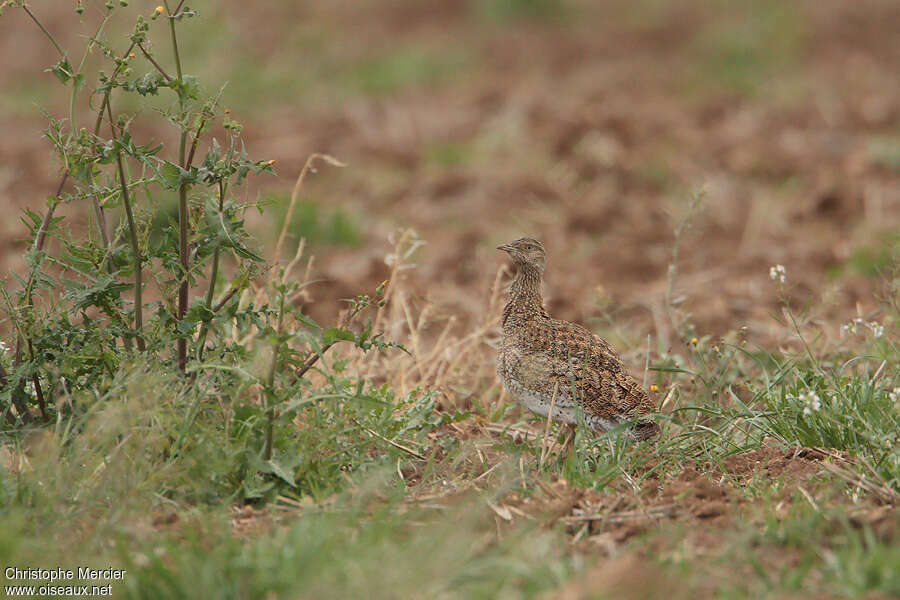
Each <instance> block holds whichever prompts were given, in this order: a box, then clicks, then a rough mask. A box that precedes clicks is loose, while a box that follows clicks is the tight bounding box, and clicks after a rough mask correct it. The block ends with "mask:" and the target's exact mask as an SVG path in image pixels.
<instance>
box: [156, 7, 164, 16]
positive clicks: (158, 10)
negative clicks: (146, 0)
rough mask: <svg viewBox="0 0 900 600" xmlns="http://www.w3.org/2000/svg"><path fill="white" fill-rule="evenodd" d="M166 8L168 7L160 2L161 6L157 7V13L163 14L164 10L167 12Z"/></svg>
mask: <svg viewBox="0 0 900 600" xmlns="http://www.w3.org/2000/svg"><path fill="white" fill-rule="evenodd" d="M165 10H166V9H165V8H164V7H163V5H162V4H160V5H159V6H157V7H156V14H158V15H161V14H163V12H165Z"/></svg>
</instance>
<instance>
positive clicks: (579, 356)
mask: <svg viewBox="0 0 900 600" xmlns="http://www.w3.org/2000/svg"><path fill="white" fill-rule="evenodd" d="M497 249H498V250H503V251H505V252H507V253H508V254H509V256H510V257H511V258H512V260H513V263H514V264H515V267H516V275H515V278H514V279H513V282H512V286H511V288H510V294H509V301H508V302H507V304H506V307H505V308H504V309H503V321H502V333H503V335H502V340H501V343H500V352H499V354H498V356H497V374H498V375H499V376H500V379H501V381H502V382H503V385H504V386H505V387H506V389H507V391H508V392H509V394H510V395H511V396H512V397H513V398H514V399H515V400H516V401H518V402H520V403H521V404H523V405H524V406H525V407H527V408H528V409H529V410H531V411H532V412H534V413H537V414H538V415H541V416H545V417H546V416H548V414H549V413H550V407H551V404H552V405H553V414H552V415H551V416H550V417H551V418H552V419H553V420H555V421H560V422H563V423H565V424H567V425H570V426H575V425H576V424H577V423H578V421H579V416H578V412H579V408H580V410H581V411H583V417H582V418H583V421H584V424H585V425H586V426H587V427H588V428H589V429H591V430H593V431H595V432H599V431H605V430H609V429H612V428H614V427H616V426H618V425H619V424H622V423H629V422H630V423H632V425H631V427H630V428H629V429H628V431H629V433H630V435H631V436H632V437H634V438H635V439H638V440H646V439H650V438H653V437H655V436H656V435H658V434H659V425H657V424H656V423H655V422H654V421H653V420H652V419H651V418H650V416H649V414H650V413H652V412H654V406H653V404H652V403H651V401H650V397H649V396H648V395H647V392H645V391H644V389H643V388H642V387H641V385H640V384H639V383H638V382H637V381H635V380H634V378H633V377H631V375H629V374H628V371H627V369H626V368H625V366H624V365H623V364H622V361H621V359H620V358H619V356H618V355H617V354H616V352H615V350H613V349H612V347H611V346H610V345H609V344H608V343H607V342H606V341H605V340H603V339H602V338H600V337H599V336H597V335H595V334H593V333H591V332H590V331H588V330H587V329H585V328H584V327H582V326H580V325H577V324H575V323H569V322H567V321H561V320H559V319H554V318H552V317H551V316H550V315H549V314H547V311H546V310H544V306H543V300H542V296H541V280H542V277H543V273H544V264H545V261H546V253H545V251H544V247H543V246H542V245H541V243H540V242H538V241H537V240H534V239H532V238H527V237H526V238H520V239H518V240H515V241H513V242H510V243H508V244H503V245H502V246H498V247H497Z"/></svg>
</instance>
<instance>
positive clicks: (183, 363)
mask: <svg viewBox="0 0 900 600" xmlns="http://www.w3.org/2000/svg"><path fill="white" fill-rule="evenodd" d="M164 4H165V7H166V13H167V15H168V19H169V32H170V33H171V36H172V52H173V54H174V55H175V72H176V74H177V79H178V109H179V113H180V115H179V126H180V127H181V139H180V140H179V142H178V164H179V165H180V166H181V168H182V169H187V168H188V165H187V163H186V159H187V135H188V134H187V126H186V124H185V122H184V119H185V106H184V74H183V73H182V70H181V56H180V55H179V53H178V36H177V35H176V34H175V18H174V15H173V14H172V12H171V11H170V10H169V2H168V0H164ZM187 192H188V188H187V183H184V182H182V183H181V185H179V186H178V256H179V258H180V259H181V261H180V262H181V284H180V285H179V286H178V311H177V314H176V316H177V318H178V320H179V321H180V320H181V319H183V318H184V315H185V314H186V313H187V309H188V273H189V271H190V266H191V265H190V254H189V252H188V234H189V223H188V219H189V215H188V203H187ZM178 369H179V370H180V371H181V372H182V373H184V372H185V371H186V369H187V339H186V338H184V337H179V338H178Z"/></svg>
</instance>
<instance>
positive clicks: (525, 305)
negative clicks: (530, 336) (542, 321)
mask: <svg viewBox="0 0 900 600" xmlns="http://www.w3.org/2000/svg"><path fill="white" fill-rule="evenodd" d="M547 316H548V315H547V313H546V312H545V311H544V302H543V298H541V270H540V269H538V268H537V267H535V266H533V265H522V266H520V267H519V270H518V272H517V273H516V277H515V279H513V282H512V286H511V287H510V290H509V302H507V303H506V307H505V308H504V309H503V329H505V330H506V329H512V328H515V327H517V326H521V325H522V324H524V323H525V322H526V321H528V320H531V319H534V318H539V317H547Z"/></svg>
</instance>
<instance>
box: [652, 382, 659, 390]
mask: <svg viewBox="0 0 900 600" xmlns="http://www.w3.org/2000/svg"><path fill="white" fill-rule="evenodd" d="M650 391H651V392H658V391H659V386H657V385H656V384H655V383H654V384H653V385H651V386H650Z"/></svg>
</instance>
